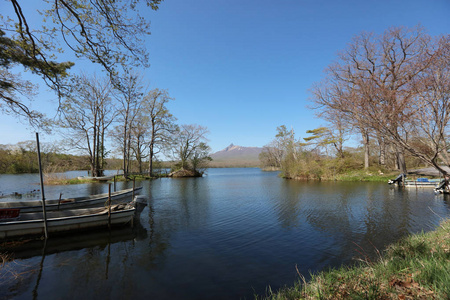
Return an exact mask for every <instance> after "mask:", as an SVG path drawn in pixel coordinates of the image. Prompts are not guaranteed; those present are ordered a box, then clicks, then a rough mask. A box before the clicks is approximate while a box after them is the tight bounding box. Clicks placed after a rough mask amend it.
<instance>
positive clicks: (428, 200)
mask: <svg viewBox="0 0 450 300" xmlns="http://www.w3.org/2000/svg"><path fill="white" fill-rule="evenodd" d="M78 175H86V174H85V173H83V174H79V173H78V172H71V173H68V174H67V176H69V177H70V176H78ZM38 181H39V177H38V175H36V174H25V175H0V194H1V193H3V194H10V193H13V192H18V193H23V194H25V193H28V192H30V191H33V190H34V189H39V186H38V185H36V183H37V182H38ZM136 185H137V186H143V191H142V194H144V195H146V196H147V197H148V204H149V205H148V206H147V207H146V208H145V209H144V210H143V212H142V213H141V215H140V217H139V222H136V223H135V226H134V227H133V228H130V227H127V228H122V229H118V230H113V231H112V232H111V233H109V232H107V231H102V230H95V231H90V232H87V233H83V234H76V235H73V234H70V235H69V234H68V235H67V236H66V237H58V238H50V239H49V241H48V242H47V244H46V245H45V249H44V242H41V241H38V242H36V243H33V244H32V245H30V246H27V247H26V248H25V249H20V250H17V251H16V252H15V253H12V255H14V257H16V260H15V261H13V262H9V263H6V264H5V265H4V266H3V268H2V269H1V270H0V298H5V299H10V298H14V299H60V298H64V299H82V298H85V299H105V298H107V299H242V298H246V299H253V298H254V296H253V295H254V294H259V295H261V294H264V293H265V291H266V289H267V287H268V286H270V287H271V288H272V289H274V290H276V289H278V288H280V287H282V286H284V285H292V283H293V282H294V281H296V280H297V279H298V278H299V277H298V274H297V269H298V271H299V272H300V273H301V274H303V275H304V276H305V277H306V278H308V277H309V274H310V273H311V272H317V271H320V270H324V269H327V268H329V267H337V266H339V265H341V264H352V263H354V262H355V261H356V260H357V259H361V258H366V259H371V260H372V259H374V258H376V256H377V250H379V251H382V250H383V249H385V247H386V246H387V245H388V244H390V243H392V242H394V241H397V240H398V239H400V238H401V237H403V236H406V235H408V234H411V233H417V232H420V231H422V230H424V231H429V230H433V229H434V228H435V227H436V226H437V225H438V224H439V222H440V221H441V220H442V219H443V218H447V217H448V216H449V215H450V201H449V199H448V198H447V197H446V196H444V195H434V193H433V191H432V190H430V189H399V188H398V187H394V186H389V185H388V184H386V183H364V182H357V183H355V182H300V181H291V180H284V179H281V178H279V177H278V176H277V173H276V172H262V171H261V170H260V169H252V168H248V169H247V168H246V169H209V170H208V171H207V174H206V176H204V177H203V178H189V179H170V178H162V179H157V180H152V181H143V182H138V183H137V184H136ZM117 187H118V189H120V188H126V187H131V183H118V186H117ZM107 189H108V185H107V184H81V185H71V186H48V187H45V192H46V198H47V199H50V198H58V197H59V193H63V197H69V196H76V195H78V196H80V195H87V194H91V193H100V192H106V191H107ZM35 194H36V192H35V193H32V195H29V196H26V197H28V198H33V197H34V198H38V197H39V194H37V195H35ZM24 197H25V196H24ZM6 200H8V201H14V199H6ZM43 254H44V255H43Z"/></svg>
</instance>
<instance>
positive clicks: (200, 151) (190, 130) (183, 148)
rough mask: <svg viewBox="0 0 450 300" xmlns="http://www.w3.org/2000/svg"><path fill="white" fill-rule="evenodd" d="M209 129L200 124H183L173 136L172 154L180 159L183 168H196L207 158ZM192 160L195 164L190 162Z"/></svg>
mask: <svg viewBox="0 0 450 300" xmlns="http://www.w3.org/2000/svg"><path fill="white" fill-rule="evenodd" d="M207 133H208V129H207V128H206V127H203V126H200V125H194V124H190V125H181V126H180V127H179V130H177V131H176V133H175V134H174V137H173V146H172V156H173V158H174V159H175V160H177V161H179V165H180V168H181V169H182V170H189V169H192V170H193V171H197V170H196V169H195V167H196V166H198V165H199V163H200V162H201V161H204V160H207V159H208V156H207V155H205V154H207V150H208V149H209V148H208V147H207V145H206V143H205V141H206V134H207ZM190 160H192V161H193V162H194V164H191V165H190V164H189V163H190Z"/></svg>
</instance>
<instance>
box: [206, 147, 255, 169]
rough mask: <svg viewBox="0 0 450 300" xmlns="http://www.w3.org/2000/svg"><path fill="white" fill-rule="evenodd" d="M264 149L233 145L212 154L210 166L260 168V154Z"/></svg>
mask: <svg viewBox="0 0 450 300" xmlns="http://www.w3.org/2000/svg"><path fill="white" fill-rule="evenodd" d="M262 149H263V148H260V147H244V146H239V145H234V144H233V143H231V144H230V145H229V146H227V147H225V148H224V149H222V150H220V151H217V152H215V153H212V154H211V155H210V156H211V158H212V159H213V161H212V162H211V163H210V166H217V167H225V166H227V167H258V166H259V154H260V153H261V151H262Z"/></svg>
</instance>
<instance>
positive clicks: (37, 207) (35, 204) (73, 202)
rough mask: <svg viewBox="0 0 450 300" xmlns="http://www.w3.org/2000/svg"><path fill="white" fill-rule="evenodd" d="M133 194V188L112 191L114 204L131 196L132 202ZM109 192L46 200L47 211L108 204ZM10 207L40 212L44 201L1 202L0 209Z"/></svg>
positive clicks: (135, 193)
mask: <svg viewBox="0 0 450 300" xmlns="http://www.w3.org/2000/svg"><path fill="white" fill-rule="evenodd" d="M141 190H142V187H138V188H135V189H134V195H138V194H139V193H140V192H141ZM132 195H133V189H126V190H122V191H118V192H113V193H111V201H112V202H113V204H116V203H117V202H118V201H120V200H123V199H125V198H127V197H129V201H126V202H130V201H131V200H132V199H131V197H132ZM108 197H109V194H108V193H104V194H98V195H91V196H88V197H77V198H65V199H61V200H59V199H57V200H55V199H52V200H45V209H46V210H47V211H53V210H63V209H74V208H83V207H95V206H103V205H106V204H107V203H106V202H107V200H108ZM1 208H8V209H20V212H21V213H28V212H39V211H42V202H41V201H40V200H34V201H16V202H0V209H1Z"/></svg>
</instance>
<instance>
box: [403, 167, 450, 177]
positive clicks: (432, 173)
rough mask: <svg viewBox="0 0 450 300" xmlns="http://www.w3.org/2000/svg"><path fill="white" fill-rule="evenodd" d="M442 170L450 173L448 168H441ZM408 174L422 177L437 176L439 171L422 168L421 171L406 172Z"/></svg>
mask: <svg viewBox="0 0 450 300" xmlns="http://www.w3.org/2000/svg"><path fill="white" fill-rule="evenodd" d="M442 168H443V169H444V170H446V171H447V172H449V173H450V168H449V167H442ZM408 174H414V175H422V176H439V175H440V174H439V171H438V170H436V169H435V168H432V167H431V168H423V169H416V170H411V171H409V172H408Z"/></svg>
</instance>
